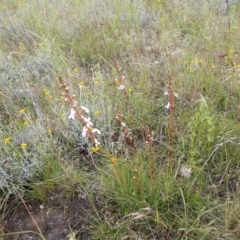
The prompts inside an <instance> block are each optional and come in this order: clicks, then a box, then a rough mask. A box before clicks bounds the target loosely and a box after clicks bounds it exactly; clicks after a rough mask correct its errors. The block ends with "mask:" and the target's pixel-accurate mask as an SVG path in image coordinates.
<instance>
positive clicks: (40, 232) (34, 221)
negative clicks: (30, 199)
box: [15, 189, 45, 239]
mask: <svg viewBox="0 0 240 240" xmlns="http://www.w3.org/2000/svg"><path fill="white" fill-rule="evenodd" d="M15 190H16V192H17V194H18V196H19V198H20V200H21V202H22V203H23V205H24V207H25V208H26V210H27V212H28V214H29V216H30V217H31V219H32V221H33V223H34V225H35V226H36V228H37V230H38V232H39V234H40V236H41V238H42V239H45V238H44V236H43V233H42V231H41V229H40V228H39V226H38V224H37V222H36V220H35V219H34V217H33V215H32V213H31V212H30V210H29V208H28V206H27V204H26V203H25V201H24V200H23V198H22V196H21V194H20V192H19V191H18V189H15Z"/></svg>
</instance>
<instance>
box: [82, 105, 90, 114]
mask: <svg viewBox="0 0 240 240" xmlns="http://www.w3.org/2000/svg"><path fill="white" fill-rule="evenodd" d="M81 109H82V110H83V111H84V112H86V113H89V109H88V108H86V107H83V106H81Z"/></svg>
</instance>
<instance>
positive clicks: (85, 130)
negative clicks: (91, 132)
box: [82, 126, 88, 137]
mask: <svg viewBox="0 0 240 240" xmlns="http://www.w3.org/2000/svg"><path fill="white" fill-rule="evenodd" d="M87 132H88V128H87V127H85V126H84V127H83V130H82V136H83V137H86V136H87Z"/></svg>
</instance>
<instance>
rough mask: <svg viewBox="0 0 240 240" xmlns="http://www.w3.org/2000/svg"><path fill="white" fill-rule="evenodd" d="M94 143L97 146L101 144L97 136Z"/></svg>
mask: <svg viewBox="0 0 240 240" xmlns="http://www.w3.org/2000/svg"><path fill="white" fill-rule="evenodd" d="M94 143H95V146H96V147H97V146H99V145H100V142H99V141H98V140H97V139H96V138H95V139H94Z"/></svg>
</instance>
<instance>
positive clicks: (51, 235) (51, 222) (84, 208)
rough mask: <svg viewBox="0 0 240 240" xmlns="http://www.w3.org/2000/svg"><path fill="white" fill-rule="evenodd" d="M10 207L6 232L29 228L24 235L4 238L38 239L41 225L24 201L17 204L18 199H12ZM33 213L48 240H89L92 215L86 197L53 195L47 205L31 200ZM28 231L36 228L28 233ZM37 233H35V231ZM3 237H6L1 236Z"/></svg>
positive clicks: (28, 204) (4, 221) (29, 204)
mask: <svg viewBox="0 0 240 240" xmlns="http://www.w3.org/2000/svg"><path fill="white" fill-rule="evenodd" d="M9 201H10V202H9V206H10V207H9V209H10V210H8V213H7V214H6V216H5V218H4V219H3V223H2V224H1V225H3V226H2V228H3V231H4V233H5V234H8V233H13V232H19V231H26V232H25V233H22V234H19V233H18V234H11V235H5V236H1V231H0V240H2V239H4V240H30V239H31V240H38V239H41V238H40V237H39V235H37V234H36V232H38V231H37V228H36V226H35V225H34V223H33V221H32V219H31V217H30V216H29V214H28V212H27V210H26V208H25V207H24V206H23V204H20V205H19V200H18V202H17V203H18V205H16V200H9ZM27 206H28V207H29V209H30V211H31V213H32V216H33V217H34V219H35V220H36V222H37V224H38V226H39V228H40V229H41V231H42V233H43V235H44V237H45V239H47V240H76V239H81V240H88V239H90V235H89V234H88V233H87V230H86V228H87V226H88V223H87V219H88V216H89V214H90V212H91V211H90V204H89V203H88V201H87V199H86V198H82V196H75V197H74V198H73V197H72V198H66V197H61V195H60V196H59V195H56V194H55V195H54V194H53V195H52V196H50V197H49V199H48V200H47V202H46V203H45V204H42V203H41V202H28V203H27ZM27 231H32V232H31V233H30V232H27ZM33 232H35V233H33ZM1 237H2V238H1Z"/></svg>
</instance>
